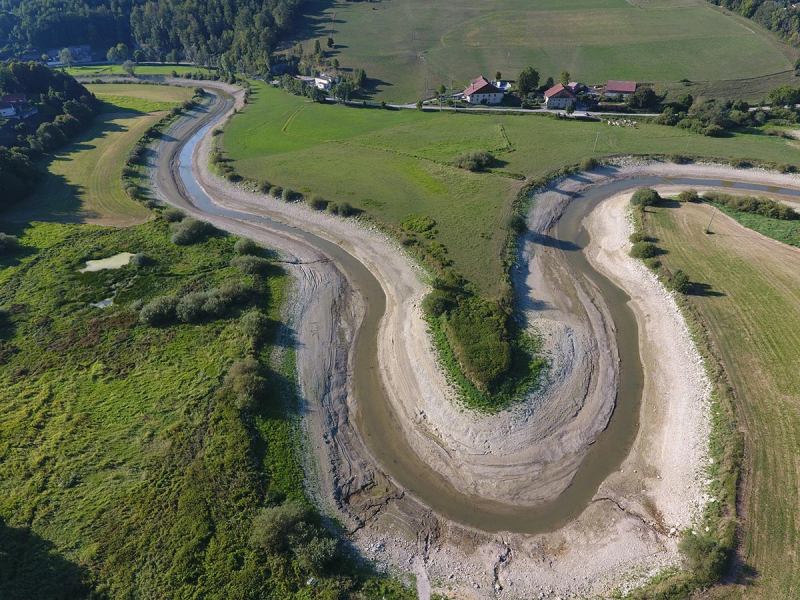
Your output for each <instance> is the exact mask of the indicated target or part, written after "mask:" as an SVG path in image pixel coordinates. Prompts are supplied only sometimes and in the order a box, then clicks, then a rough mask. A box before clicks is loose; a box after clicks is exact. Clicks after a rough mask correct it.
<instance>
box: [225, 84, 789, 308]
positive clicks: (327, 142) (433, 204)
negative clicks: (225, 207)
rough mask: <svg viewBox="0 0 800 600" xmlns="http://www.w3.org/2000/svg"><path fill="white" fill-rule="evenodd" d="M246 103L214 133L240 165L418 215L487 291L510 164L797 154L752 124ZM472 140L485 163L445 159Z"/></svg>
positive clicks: (272, 93)
mask: <svg viewBox="0 0 800 600" xmlns="http://www.w3.org/2000/svg"><path fill="white" fill-rule="evenodd" d="M252 101H253V103H252V104H251V105H249V106H248V107H246V108H245V110H244V112H243V113H242V114H240V115H238V116H237V117H235V118H234V119H233V120H232V122H231V123H230V125H229V126H228V128H227V130H226V132H225V134H224V136H223V140H222V144H223V147H224V149H225V150H226V151H227V154H228V157H229V158H230V159H232V160H233V161H234V163H233V166H234V167H235V168H236V170H237V171H238V172H239V173H240V174H241V175H243V176H245V177H248V178H251V179H256V180H267V181H269V182H271V183H273V184H275V185H280V186H283V187H290V188H292V189H294V190H297V191H304V192H311V193H317V194H320V195H322V196H323V197H325V198H327V199H329V200H331V201H335V202H345V201H346V202H350V203H351V204H352V205H353V206H355V207H357V208H359V209H362V210H365V211H367V212H368V213H370V214H371V215H374V216H375V217H377V218H378V219H380V220H382V221H384V222H386V223H389V224H391V225H394V226H399V225H400V223H401V222H402V220H403V218H404V217H406V216H408V215H410V214H420V215H428V216H430V217H432V218H433V219H434V220H435V221H436V233H435V234H434V236H433V237H434V239H435V241H438V242H440V243H441V244H443V245H444V246H445V248H446V250H447V256H448V257H449V259H451V260H452V261H453V263H454V266H455V268H456V269H457V270H458V271H459V272H461V273H462V274H464V275H465V276H466V277H467V278H468V279H470V280H471V281H473V282H474V283H476V284H477V285H478V287H479V290H480V291H481V292H482V293H484V294H488V295H495V294H498V293H499V291H500V290H501V287H502V266H501V252H502V248H503V244H504V241H505V235H506V222H507V218H508V214H509V212H510V210H511V202H512V200H513V198H514V195H515V193H516V191H517V190H518V189H519V185H520V181H518V180H517V179H514V178H512V177H510V176H509V175H508V174H509V173H514V174H517V175H519V176H522V175H524V176H525V177H528V178H535V177H538V176H541V175H543V174H545V173H548V172H550V171H552V170H554V169H558V168H561V167H563V166H565V165H572V164H576V163H578V162H580V161H581V159H583V158H585V157H588V156H595V157H597V158H601V157H603V156H609V155H615V154H647V153H653V154H656V153H662V154H697V155H705V156H709V157H715V158H719V159H723V160H725V159H728V158H735V157H740V158H759V159H761V160H767V161H774V162H781V163H783V162H792V163H794V164H800V152H797V150H796V149H795V148H793V147H792V146H790V145H789V144H788V143H787V140H785V139H781V138H778V137H774V136H768V135H761V134H760V133H759V132H754V133H752V134H732V135H731V136H730V137H727V138H708V137H703V136H700V135H697V134H693V133H690V132H687V131H685V130H682V129H678V128H673V127H664V126H659V125H650V124H640V125H639V127H638V128H636V129H634V128H630V127H626V128H620V127H612V126H609V125H606V124H604V123H589V122H578V121H569V122H567V121H558V120H555V119H552V118H549V117H546V116H534V115H527V116H512V115H501V114H494V115H478V114H465V113H457V114H454V113H451V112H443V113H434V112H424V113H423V112H418V111H415V110H403V111H399V110H394V111H390V110H378V109H361V108H348V107H342V106H326V105H320V104H311V103H307V102H305V101H304V100H303V99H302V98H298V97H295V96H291V95H289V94H286V93H284V92H283V91H280V90H275V89H271V88H268V87H267V86H264V85H263V84H260V83H258V82H254V85H253V95H252ZM595 142H596V144H597V146H596V151H595V150H594V148H595ZM471 150H489V151H491V152H492V153H493V154H494V155H495V157H496V159H497V163H496V166H495V167H494V168H493V171H492V172H490V173H470V172H467V171H464V170H461V169H457V168H455V167H453V166H452V164H451V162H452V160H453V159H454V158H455V157H456V156H458V155H459V154H462V153H464V152H468V151H471Z"/></svg>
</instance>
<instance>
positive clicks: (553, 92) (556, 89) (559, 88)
mask: <svg viewBox="0 0 800 600" xmlns="http://www.w3.org/2000/svg"><path fill="white" fill-rule="evenodd" d="M562 92H563V93H562ZM564 95H566V96H567V97H569V98H574V97H575V94H573V93H572V91H570V89H569V88H566V87H564V86H563V85H562V84H560V83H559V84H558V85H554V86H553V87H551V88H550V89H549V90H547V91H546V92H545V93H544V97H545V98H552V97H554V96H561V97H563V96H564Z"/></svg>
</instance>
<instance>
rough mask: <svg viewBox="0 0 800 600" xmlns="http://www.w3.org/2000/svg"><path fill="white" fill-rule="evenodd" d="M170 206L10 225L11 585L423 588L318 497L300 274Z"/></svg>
mask: <svg viewBox="0 0 800 600" xmlns="http://www.w3.org/2000/svg"><path fill="white" fill-rule="evenodd" d="M166 216H167V215H165V217H166ZM169 219H170V220H173V221H176V222H175V223H168V222H167V220H166V218H164V219H158V220H154V221H150V222H148V223H145V224H143V225H139V226H136V227H132V228H127V229H111V228H103V227H96V226H89V225H70V224H56V223H33V224H30V225H24V226H12V225H4V226H3V229H4V230H5V231H6V232H7V233H13V234H15V235H17V236H18V238H19V240H20V246H19V247H18V248H10V249H8V248H5V247H4V249H3V253H2V255H0V266H2V269H1V270H0V307H2V312H0V363H2V369H0V402H2V405H3V407H4V409H3V411H2V414H1V415H0V540H2V543H1V544H0V546H2V551H0V572H2V574H3V575H2V577H0V597H3V598H33V597H59V598H85V597H87V596H88V595H89V594H92V593H94V594H96V595H97V596H98V597H105V596H108V597H122V598H134V597H190V596H191V597H203V598H245V597H247V598H253V597H258V598H274V599H276V600H277V599H283V598H310V597H330V598H333V597H339V595H350V596H352V597H356V598H359V597H375V594H376V593H377V594H378V596H380V595H381V594H383V595H385V596H386V597H387V598H410V597H411V596H410V592H406V591H405V590H404V588H402V587H400V586H399V585H398V584H397V583H395V582H392V581H388V580H385V579H381V578H376V577H374V576H372V575H371V574H370V573H369V572H366V571H363V570H362V569H361V568H360V567H359V566H358V565H357V564H356V563H355V562H354V561H353V560H352V559H351V558H349V557H348V555H347V554H346V553H344V552H343V551H342V549H341V548H340V546H339V545H338V542H337V538H336V537H335V536H334V535H333V534H331V533H330V532H328V531H327V530H326V529H325V528H324V527H322V523H321V521H320V518H319V516H318V515H317V514H316V513H315V512H314V510H313V509H312V508H311V507H310V505H309V503H308V501H307V500H306V498H305V495H304V491H303V487H302V486H303V478H304V476H303V472H302V469H301V467H300V466H299V464H300V461H299V460H298V455H297V452H298V451H299V448H300V444H299V443H298V442H299V440H298V432H297V430H296V429H297V428H296V419H297V417H296V416H295V413H294V412H293V408H294V402H295V393H296V391H295V383H294V381H295V374H294V366H293V353H292V352H291V350H289V349H288V346H289V345H290V344H287V343H286V342H288V340H278V339H276V336H277V334H278V332H279V330H280V318H281V305H282V302H283V300H284V298H285V296H286V294H287V291H288V285H289V280H288V277H287V276H286V275H285V274H284V272H283V271H282V270H281V269H280V267H278V266H277V265H275V264H273V263H272V262H271V261H270V260H269V258H268V256H266V255H265V254H264V253H263V251H262V250H260V249H257V248H253V247H252V246H242V245H240V246H236V245H235V242H236V240H235V238H232V237H231V236H228V235H224V234H222V233H219V232H216V231H214V230H213V228H212V229H210V230H209V229H208V228H202V227H201V228H195V227H193V226H192V225H191V222H190V221H189V222H186V221H185V222H184V223H188V225H183V224H181V223H178V222H177V221H178V220H179V219H180V215H179V214H172V213H170V214H169ZM178 230H181V231H182V232H183V231H184V230H191V231H190V235H188V236H187V235H184V236H182V237H181V236H177V233H178ZM184 233H185V232H184ZM171 238H172V239H174V240H175V241H176V242H179V244H178V243H173V242H172V241H170V240H171ZM237 250H238V253H237ZM119 252H130V253H133V254H134V255H135V256H134V258H133V260H132V262H131V264H129V265H126V266H123V267H121V268H119V269H115V270H100V271H97V272H85V273H80V272H79V270H80V269H81V268H82V267H84V265H85V262H86V261H87V260H89V259H98V258H105V257H108V256H112V255H115V254H116V253H119ZM237 254H238V255H240V256H238V257H237ZM258 255H261V256H258ZM108 298H113V303H112V304H111V306H109V307H107V308H98V307H95V306H91V305H90V303H93V302H98V301H101V300H104V299H108ZM157 298H160V299H163V298H166V299H167V300H156V299H157ZM170 299H172V300H170ZM159 306H161V307H162V308H163V307H164V306H167V309H165V310H163V311H162V312H159V311H160V310H161V309H160V308H159ZM169 306H171V307H172V308H171V309H169ZM170 310H171V312H170ZM153 315H160V316H159V317H158V319H156V318H154V316H153ZM277 342H280V343H277ZM276 524H277V525H276ZM310 577H313V578H314V585H307V581H308V580H309V578H310ZM373 592H374V593H373Z"/></svg>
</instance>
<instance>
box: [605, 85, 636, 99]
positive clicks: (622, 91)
mask: <svg viewBox="0 0 800 600" xmlns="http://www.w3.org/2000/svg"><path fill="white" fill-rule="evenodd" d="M635 91H636V82H635V81H609V82H608V83H607V84H606V96H622V97H625V96H630V95H631V94H632V93H634V92H635Z"/></svg>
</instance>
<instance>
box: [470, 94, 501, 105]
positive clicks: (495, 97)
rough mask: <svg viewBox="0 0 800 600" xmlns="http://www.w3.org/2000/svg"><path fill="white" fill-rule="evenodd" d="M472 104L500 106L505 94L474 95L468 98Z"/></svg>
mask: <svg viewBox="0 0 800 600" xmlns="http://www.w3.org/2000/svg"><path fill="white" fill-rule="evenodd" d="M467 101H468V102H469V103H470V104H500V103H501V102H502V101H503V94H472V95H471V96H469V97H468V98H467Z"/></svg>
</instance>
